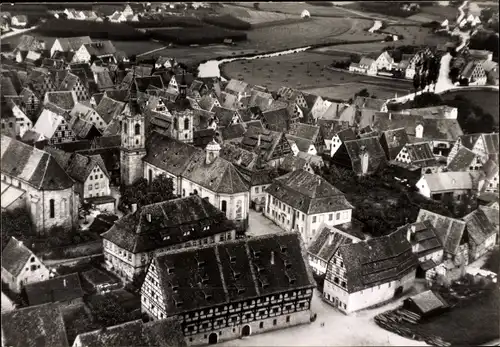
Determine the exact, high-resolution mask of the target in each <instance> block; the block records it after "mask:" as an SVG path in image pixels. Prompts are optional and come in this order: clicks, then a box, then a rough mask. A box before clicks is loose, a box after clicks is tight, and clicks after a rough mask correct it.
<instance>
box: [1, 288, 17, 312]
mask: <svg viewBox="0 0 500 347" xmlns="http://www.w3.org/2000/svg"><path fill="white" fill-rule="evenodd" d="M1 300H2V314H4V313H7V312H11V311H14V310H15V309H16V308H17V305H16V303H15V302H14V301H12V299H10V298H9V297H8V296H7V295H6V294H5V293H4V292H3V291H2V299H1Z"/></svg>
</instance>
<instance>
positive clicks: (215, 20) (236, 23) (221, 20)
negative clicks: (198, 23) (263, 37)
mask: <svg viewBox="0 0 500 347" xmlns="http://www.w3.org/2000/svg"><path fill="white" fill-rule="evenodd" d="M203 21H204V22H205V23H207V24H211V25H215V26H218V27H221V28H226V29H233V30H250V29H251V25H250V23H248V22H245V21H244V20H241V19H239V18H236V17H233V16H231V15H229V14H227V15H223V16H206V17H204V18H203Z"/></svg>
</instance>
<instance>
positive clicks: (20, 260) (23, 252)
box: [2, 237, 34, 278]
mask: <svg viewBox="0 0 500 347" xmlns="http://www.w3.org/2000/svg"><path fill="white" fill-rule="evenodd" d="M33 255H34V254H33V252H32V251H31V250H30V249H29V248H28V247H26V246H25V245H24V244H23V243H22V242H21V241H18V240H17V239H16V238H14V237H11V238H10V239H9V242H7V244H6V245H5V248H4V249H3V250H2V269H5V270H7V272H8V273H10V274H11V275H12V276H14V278H16V277H17V276H18V275H19V274H20V273H21V271H22V270H23V268H24V265H26V263H27V262H28V260H29V258H30V257H31V256H33Z"/></svg>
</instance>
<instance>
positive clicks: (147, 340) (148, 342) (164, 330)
mask: <svg viewBox="0 0 500 347" xmlns="http://www.w3.org/2000/svg"><path fill="white" fill-rule="evenodd" d="M77 339H78V340H79V343H80V344H79V346H81V347H123V346H155V347H183V346H186V341H185V339H184V334H183V333H182V327H181V324H180V320H179V319H178V318H177V317H169V318H166V319H162V320H157V321H153V322H149V323H143V322H142V320H140V319H138V320H135V321H131V322H127V323H123V324H119V325H114V326H111V327H107V328H106V329H99V330H94V331H91V332H88V333H83V334H80V335H78V336H77Z"/></svg>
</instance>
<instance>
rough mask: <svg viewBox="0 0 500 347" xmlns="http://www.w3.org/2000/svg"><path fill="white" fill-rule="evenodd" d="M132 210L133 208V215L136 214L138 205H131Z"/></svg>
mask: <svg viewBox="0 0 500 347" xmlns="http://www.w3.org/2000/svg"><path fill="white" fill-rule="evenodd" d="M131 208H132V213H134V212H135V211H137V204H136V203H133V204H131Z"/></svg>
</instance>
